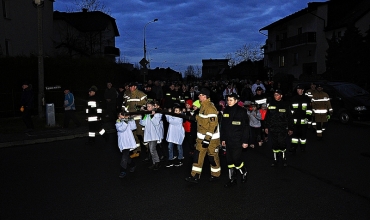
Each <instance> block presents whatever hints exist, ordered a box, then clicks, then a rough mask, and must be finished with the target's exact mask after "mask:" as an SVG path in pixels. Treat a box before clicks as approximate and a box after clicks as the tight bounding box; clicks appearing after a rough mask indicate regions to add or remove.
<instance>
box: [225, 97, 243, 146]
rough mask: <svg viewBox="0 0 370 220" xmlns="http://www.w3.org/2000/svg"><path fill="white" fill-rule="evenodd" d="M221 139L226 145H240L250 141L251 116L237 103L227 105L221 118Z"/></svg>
mask: <svg viewBox="0 0 370 220" xmlns="http://www.w3.org/2000/svg"><path fill="white" fill-rule="evenodd" d="M220 133H221V141H225V142H226V145H232V146H235V145H237V146H240V147H241V145H242V144H243V143H248V139H249V118H248V114H247V111H246V110H245V109H244V108H242V107H240V106H238V105H237V104H235V105H233V106H232V107H230V106H226V108H225V110H224V112H223V116H222V120H221V132H220Z"/></svg>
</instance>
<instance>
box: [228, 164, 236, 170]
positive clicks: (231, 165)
mask: <svg viewBox="0 0 370 220" xmlns="http://www.w3.org/2000/svg"><path fill="white" fill-rule="evenodd" d="M234 167H235V165H234V164H230V165H227V168H229V169H231V168H234Z"/></svg>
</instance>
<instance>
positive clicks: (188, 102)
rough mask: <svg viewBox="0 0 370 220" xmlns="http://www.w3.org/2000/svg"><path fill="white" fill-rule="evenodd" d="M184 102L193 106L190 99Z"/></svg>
mask: <svg viewBox="0 0 370 220" xmlns="http://www.w3.org/2000/svg"><path fill="white" fill-rule="evenodd" d="M185 103H186V104H188V105H190V106H193V100H191V99H188V100H186V101H185Z"/></svg>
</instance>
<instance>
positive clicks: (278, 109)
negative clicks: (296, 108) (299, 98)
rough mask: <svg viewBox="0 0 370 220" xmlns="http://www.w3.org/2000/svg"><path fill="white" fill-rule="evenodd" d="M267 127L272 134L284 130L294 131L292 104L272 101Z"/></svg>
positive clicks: (267, 117) (267, 114)
mask: <svg viewBox="0 0 370 220" xmlns="http://www.w3.org/2000/svg"><path fill="white" fill-rule="evenodd" d="M265 126H266V128H268V129H269V130H270V131H272V132H281V131H283V130H286V129H288V130H291V131H292V130H293V126H294V123H293V118H292V112H291V109H290V104H289V103H288V102H285V101H282V100H281V101H276V100H272V101H271V102H270V105H269V107H268V110H267V113H266V118H265Z"/></svg>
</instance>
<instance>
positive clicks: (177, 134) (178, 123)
mask: <svg viewBox="0 0 370 220" xmlns="http://www.w3.org/2000/svg"><path fill="white" fill-rule="evenodd" d="M166 119H167V121H168V123H169V126H168V132H167V138H166V141H167V142H171V143H174V144H181V145H182V142H183V140H184V138H185V129H184V127H183V126H182V118H178V117H173V116H171V115H166Z"/></svg>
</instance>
